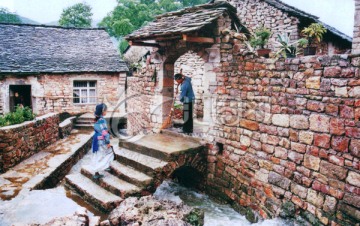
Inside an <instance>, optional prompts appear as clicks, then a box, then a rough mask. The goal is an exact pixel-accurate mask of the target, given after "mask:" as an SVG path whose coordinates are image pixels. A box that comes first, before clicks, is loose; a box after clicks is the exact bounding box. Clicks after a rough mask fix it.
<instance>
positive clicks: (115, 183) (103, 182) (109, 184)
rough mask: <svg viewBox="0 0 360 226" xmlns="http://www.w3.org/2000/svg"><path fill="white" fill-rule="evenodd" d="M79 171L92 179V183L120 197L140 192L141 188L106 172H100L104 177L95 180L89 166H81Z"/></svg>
mask: <svg viewBox="0 0 360 226" xmlns="http://www.w3.org/2000/svg"><path fill="white" fill-rule="evenodd" d="M81 173H82V174H83V175H85V176H86V177H87V178H89V179H90V180H92V181H93V182H94V183H96V184H98V185H100V186H101V187H103V188H105V189H106V190H108V191H110V192H111V193H113V194H115V195H117V196H120V197H121V198H126V197H128V196H130V195H135V194H137V193H140V191H141V189H140V188H139V187H138V186H136V185H134V184H131V183H128V182H126V181H124V180H122V179H119V178H118V177H116V176H114V175H112V174H110V173H108V172H101V174H103V175H104V177H103V178H100V179H98V180H95V179H93V176H94V172H93V171H92V170H91V166H83V167H82V168H81Z"/></svg>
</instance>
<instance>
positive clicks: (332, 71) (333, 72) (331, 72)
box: [324, 66, 341, 78]
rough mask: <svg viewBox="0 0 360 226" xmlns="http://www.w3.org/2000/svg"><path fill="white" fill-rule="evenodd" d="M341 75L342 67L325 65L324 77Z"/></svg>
mask: <svg viewBox="0 0 360 226" xmlns="http://www.w3.org/2000/svg"><path fill="white" fill-rule="evenodd" d="M340 75H341V67H339V66H334V67H325V69H324V77H331V78H334V77H340Z"/></svg>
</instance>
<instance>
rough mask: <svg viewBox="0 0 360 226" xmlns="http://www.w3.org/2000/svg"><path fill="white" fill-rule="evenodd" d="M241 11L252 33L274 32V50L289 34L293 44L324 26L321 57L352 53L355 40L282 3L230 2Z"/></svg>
mask: <svg viewBox="0 0 360 226" xmlns="http://www.w3.org/2000/svg"><path fill="white" fill-rule="evenodd" d="M227 2H229V3H230V4H231V5H233V6H235V7H236V8H237V15H238V17H239V19H240V21H241V23H242V24H243V25H244V26H245V27H247V28H248V29H249V30H254V29H256V28H257V27H259V26H261V25H264V26H265V27H267V28H269V29H270V30H271V31H272V35H271V37H270V40H269V45H268V47H269V48H270V49H274V47H275V46H274V45H275V41H276V37H277V34H284V33H285V34H289V35H290V38H291V40H297V39H299V38H300V37H301V35H300V32H301V30H302V29H303V28H304V27H307V26H309V25H310V24H311V23H320V24H322V25H323V26H324V27H325V28H326V29H327V33H325V34H324V39H323V41H322V43H321V44H320V48H318V49H317V54H318V55H319V54H322V55H324V54H326V55H332V54H341V53H349V51H350V50H351V42H352V38H351V37H349V36H347V35H346V34H344V33H342V32H340V31H338V30H337V29H335V28H334V27H331V26H329V25H327V24H325V23H323V22H321V21H320V20H319V18H318V17H317V16H314V15H311V14H309V13H307V12H304V11H302V10H299V9H297V8H295V7H293V6H290V5H287V4H285V3H284V2H282V1H281V0H227Z"/></svg>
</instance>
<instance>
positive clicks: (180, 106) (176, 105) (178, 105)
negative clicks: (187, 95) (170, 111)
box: [174, 103, 182, 109]
mask: <svg viewBox="0 0 360 226" xmlns="http://www.w3.org/2000/svg"><path fill="white" fill-rule="evenodd" d="M174 109H182V104H177V103H175V104H174Z"/></svg>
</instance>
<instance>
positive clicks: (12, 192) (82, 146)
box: [0, 130, 92, 200]
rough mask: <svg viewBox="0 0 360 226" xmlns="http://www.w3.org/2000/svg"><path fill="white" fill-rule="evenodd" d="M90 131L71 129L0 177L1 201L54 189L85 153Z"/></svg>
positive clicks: (88, 143)
mask: <svg viewBox="0 0 360 226" xmlns="http://www.w3.org/2000/svg"><path fill="white" fill-rule="evenodd" d="M91 137H92V132H91V131H82V132H79V131H78V130H73V132H72V133H71V134H70V136H69V137H67V138H64V139H62V140H59V141H57V142H56V143H54V144H52V145H50V146H48V147H47V148H45V149H44V150H42V151H40V152H38V153H37V154H35V155H33V156H31V157H30V158H28V159H26V160H24V161H22V162H21V163H19V164H18V165H16V166H15V167H13V168H12V169H10V170H8V171H7V172H6V173H4V174H1V175H0V198H1V199H2V200H10V199H12V198H14V197H15V196H16V195H17V194H18V193H19V192H20V191H21V190H22V189H28V190H32V189H44V188H52V187H55V186H56V184H58V182H59V181H60V180H61V179H62V178H63V177H64V176H65V175H66V174H67V172H68V171H69V170H70V169H71V167H72V166H73V165H74V164H75V163H76V162H77V160H78V159H79V158H81V157H82V156H83V155H84V154H85V153H86V152H87V151H88V150H89V147H90V144H91Z"/></svg>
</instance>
